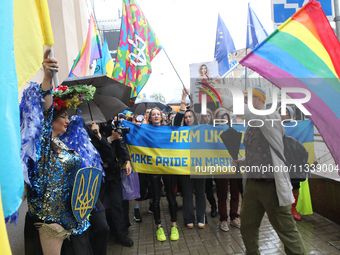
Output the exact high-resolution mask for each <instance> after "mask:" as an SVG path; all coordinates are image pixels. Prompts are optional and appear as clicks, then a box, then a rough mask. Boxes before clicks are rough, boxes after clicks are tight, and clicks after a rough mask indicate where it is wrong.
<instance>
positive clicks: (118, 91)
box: [62, 74, 131, 124]
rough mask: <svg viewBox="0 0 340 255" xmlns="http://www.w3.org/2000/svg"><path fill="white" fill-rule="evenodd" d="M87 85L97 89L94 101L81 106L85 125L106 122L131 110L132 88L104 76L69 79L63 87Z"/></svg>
mask: <svg viewBox="0 0 340 255" xmlns="http://www.w3.org/2000/svg"><path fill="white" fill-rule="evenodd" d="M79 84H83V85H84V84H87V85H92V86H94V87H96V93H95V94H94V97H93V100H90V102H89V103H88V104H82V105H80V106H79V110H80V111H81V114H80V115H81V116H82V117H83V119H84V121H85V124H88V123H90V122H91V121H92V120H94V121H95V122H98V123H100V122H105V121H107V120H109V119H111V118H112V117H113V116H115V115H117V114H118V113H120V112H122V111H124V110H126V109H128V108H129V105H130V94H131V88H130V87H128V86H126V85H124V84H122V83H120V82H118V81H116V80H113V79H111V78H109V77H108V76H106V75H103V74H96V75H89V76H83V77H72V78H67V79H66V80H64V81H63V83H62V85H67V86H73V85H79Z"/></svg>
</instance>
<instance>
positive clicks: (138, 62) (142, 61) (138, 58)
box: [128, 35, 146, 66]
mask: <svg viewBox="0 0 340 255" xmlns="http://www.w3.org/2000/svg"><path fill="white" fill-rule="evenodd" d="M128 41H129V43H130V44H131V45H132V46H133V47H135V49H136V50H137V53H138V54H137V55H136V54H135V53H130V54H129V57H130V62H131V63H132V64H133V65H135V66H145V65H146V56H145V53H144V50H145V48H146V43H145V42H144V41H143V39H142V38H140V37H139V36H138V35H136V38H135V42H134V41H133V40H131V39H128ZM139 42H140V43H142V48H138V46H139Z"/></svg>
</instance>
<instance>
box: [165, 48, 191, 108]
mask: <svg viewBox="0 0 340 255" xmlns="http://www.w3.org/2000/svg"><path fill="white" fill-rule="evenodd" d="M163 51H164V53H165V55H166V57H167V58H168V60H169V62H170V64H171V65H172V68H173V69H174V70H175V72H176V74H177V76H178V78H179V80H180V81H181V83H182V86H183V89H185V86H184V83H183V81H182V79H181V77H180V76H179V74H178V72H177V70H176V68H175V66H174V65H173V64H172V62H171V60H170V58H169V56H168V54H167V53H166V51H165V49H164V47H163ZM188 96H189V99H190V102H191V103H194V102H193V101H192V99H191V96H190V95H188Z"/></svg>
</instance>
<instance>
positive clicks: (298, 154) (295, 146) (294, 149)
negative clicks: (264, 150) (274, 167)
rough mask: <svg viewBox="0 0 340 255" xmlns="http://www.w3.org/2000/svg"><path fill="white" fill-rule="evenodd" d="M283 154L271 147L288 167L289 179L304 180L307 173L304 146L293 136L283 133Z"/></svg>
mask: <svg viewBox="0 0 340 255" xmlns="http://www.w3.org/2000/svg"><path fill="white" fill-rule="evenodd" d="M282 140H283V146H284V156H285V159H286V160H284V159H283V157H282V155H281V154H280V153H279V152H278V151H277V150H276V149H274V148H273V147H272V146H271V145H270V146H271V147H272V149H273V150H274V151H275V153H276V155H277V156H278V157H279V158H280V159H281V160H282V161H283V162H285V164H286V166H287V167H288V169H289V175H290V178H291V179H296V180H299V181H300V182H302V181H305V180H306V178H307V173H308V169H309V168H308V165H309V164H308V152H307V150H306V149H305V147H304V146H303V145H302V144H301V143H300V142H299V141H298V140H296V139H295V138H293V137H291V136H286V135H284V136H283V138H282Z"/></svg>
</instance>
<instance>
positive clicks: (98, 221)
mask: <svg viewBox="0 0 340 255" xmlns="http://www.w3.org/2000/svg"><path fill="white" fill-rule="evenodd" d="M90 223H91V227H90V228H89V237H90V244H91V248H92V251H93V254H95V255H106V253H107V242H108V238H109V233H110V228H109V225H108V223H107V221H106V215H105V208H104V206H103V204H102V202H101V201H100V200H99V199H98V200H97V203H96V207H95V208H94V209H93V210H92V212H91V217H90Z"/></svg>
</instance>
